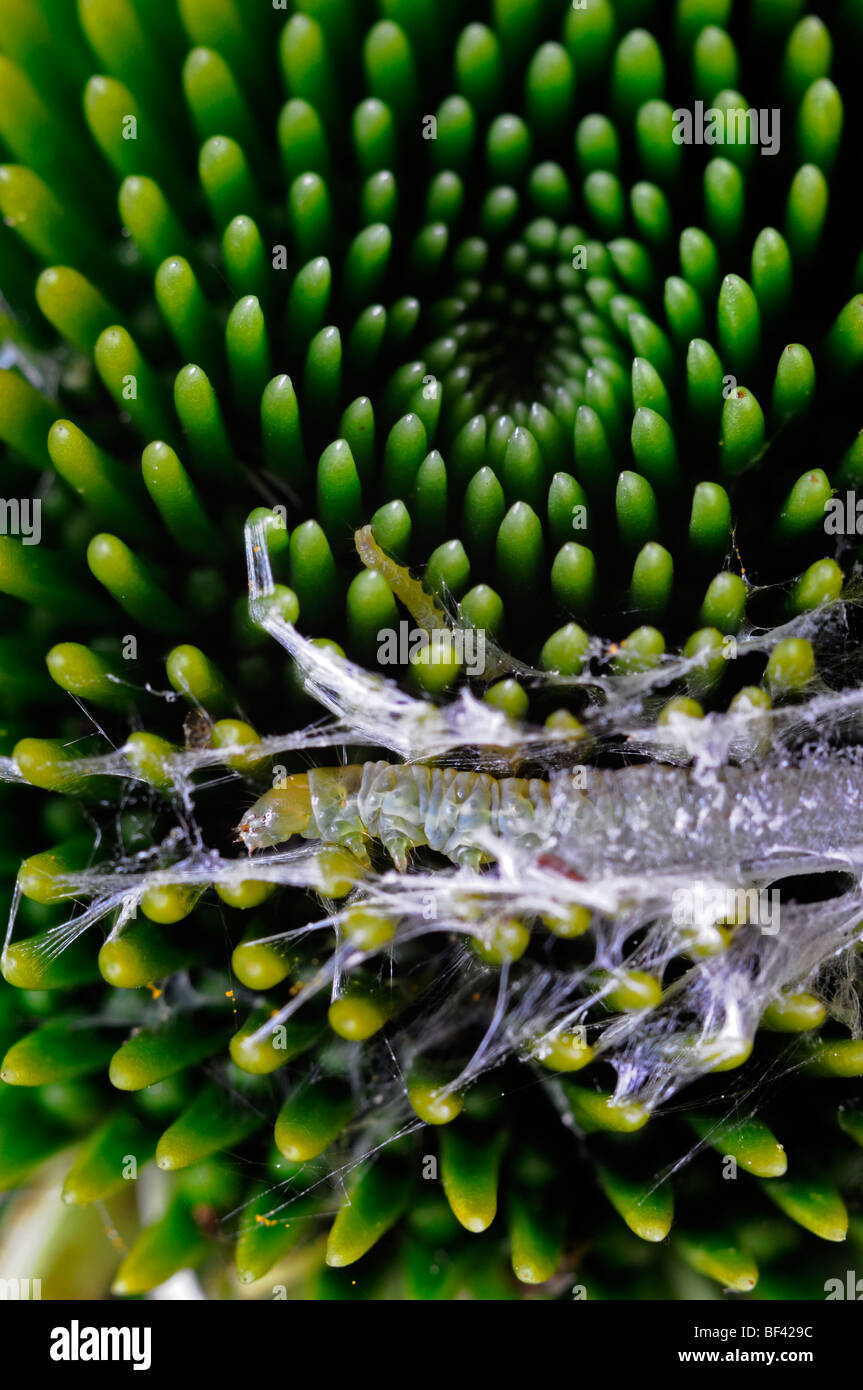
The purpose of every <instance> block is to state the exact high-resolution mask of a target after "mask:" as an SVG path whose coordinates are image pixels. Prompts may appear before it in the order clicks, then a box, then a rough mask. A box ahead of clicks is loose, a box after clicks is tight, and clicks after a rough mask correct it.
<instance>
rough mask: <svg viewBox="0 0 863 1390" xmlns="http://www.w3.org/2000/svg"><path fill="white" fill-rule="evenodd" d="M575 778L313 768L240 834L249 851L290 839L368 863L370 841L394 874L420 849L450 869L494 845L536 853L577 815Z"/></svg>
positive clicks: (580, 787) (276, 792)
mask: <svg viewBox="0 0 863 1390" xmlns="http://www.w3.org/2000/svg"><path fill="white" fill-rule="evenodd" d="M582 774H583V770H579V769H576V770H574V771H571V772H565V773H559V774H557V775H554V776H552V777H551V778H550V779H549V780H548V781H546V780H544V779H542V778H527V777H502V778H497V777H492V776H491V775H490V774H488V773H484V772H465V771H457V770H456V769H454V768H449V767H427V766H424V765H422V764H419V765H417V764H411V765H408V766H402V765H398V764H393V763H387V762H368V763H363V764H355V765H352V766H348V767H325V768H314V769H312V770H311V771H310V772H308V773H298V774H297V775H296V776H293V777H288V778H285V779H284V780H283V782H282V784H281V785H280V786H279V787H276V788H274V789H273V790H272V791H270V792H266V793H265V795H264V796H262V797H260V798H259V800H258V801H257V802H256V803H255V805H254V806H253V807H252V808H251V810H250V811H249V812H248V813H247V815H246V816H245V817H244V819H243V821H242V822H241V823H240V826H239V835H240V838H241V839H242V840H243V842H244V843H245V845H246V847H247V848H248V849H249V851H252V850H255V849H262V848H265V847H268V846H272V845H277V844H281V843H282V842H283V841H284V840H287V839H289V838H290V836H291V835H302V836H303V838H304V839H315V840H321V841H323V842H325V843H327V844H343V845H347V846H348V847H349V848H350V849H351V850H352V851H353V852H354V853H355V854H357V855H359V856H360V857H362V858H364V859H367V857H368V856H367V851H366V848H365V842H366V841H367V840H369V839H372V840H378V841H380V842H381V844H383V846H384V848H385V849H386V850H387V852H388V854H389V855H390V857H391V858H392V860H393V862H394V863H395V864H396V866H397V867H398V868H399V869H401V870H402V871H403V870H404V869H405V868H406V867H407V854H408V851H409V850H410V849H415V848H419V847H420V846H428V848H430V849H433V850H437V851H438V852H439V853H440V854H443V855H445V856H446V857H447V858H448V859H451V860H452V861H453V862H454V863H456V864H468V865H472V866H476V865H478V864H479V863H481V862H482V861H483V860H484V859H487V858H489V857H490V856H489V854H488V852H487V849H488V845H489V843H490V842H491V841H492V840H493V839H500V840H504V841H507V842H508V843H512V844H517V845H518V846H519V847H521V848H524V849H538V848H541V847H542V846H543V845H545V844H546V843H547V842H548V840H549V838H550V837H551V833H552V828H553V827H554V826H558V827H559V826H560V825H561V823H564V822H571V821H572V820H573V819H575V818H576V816H577V811H578V803H579V798H580V797H581V796H582V795H583V792H584V781H583V775H582Z"/></svg>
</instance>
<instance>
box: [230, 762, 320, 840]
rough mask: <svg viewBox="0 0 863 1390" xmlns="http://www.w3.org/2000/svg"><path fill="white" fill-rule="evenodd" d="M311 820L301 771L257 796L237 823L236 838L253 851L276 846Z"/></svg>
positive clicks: (301, 830) (301, 832) (306, 781)
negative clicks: (252, 804)
mask: <svg viewBox="0 0 863 1390" xmlns="http://www.w3.org/2000/svg"><path fill="white" fill-rule="evenodd" d="M311 819H312V799H311V794H310V792H309V779H308V777H307V776H306V774H305V773H297V774H295V775H294V776H293V777H285V778H283V779H282V780H281V782H280V783H279V785H278V787H274V788H273V790H272V791H271V792H265V793H264V795H263V796H261V797H259V798H258V800H257V801H256V802H255V804H254V806H252V807H250V809H249V810H248V811H247V812H246V814H245V815H244V816H243V819H242V820H241V821H240V824H239V825H238V826H237V839H238V840H242V842H243V844H244V845H245V846H246V849H247V850H248V851H249V854H253V853H254V851H255V850H256V849H270V848H271V847H272V846H273V845H280V844H282V843H283V842H284V841H285V840H289V839H290V838H291V836H292V835H302V834H303V832H304V831H305V830H307V829H308V827H309V824H310V822H311Z"/></svg>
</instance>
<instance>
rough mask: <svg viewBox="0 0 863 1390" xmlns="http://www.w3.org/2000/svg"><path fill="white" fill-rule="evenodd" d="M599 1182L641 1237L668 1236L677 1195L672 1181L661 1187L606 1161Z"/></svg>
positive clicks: (649, 1239) (599, 1173)
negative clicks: (637, 1179)
mask: <svg viewBox="0 0 863 1390" xmlns="http://www.w3.org/2000/svg"><path fill="white" fill-rule="evenodd" d="M596 1171H597V1177H598V1179H599V1184H600V1186H601V1188H602V1190H603V1192H604V1193H605V1195H606V1197H607V1198H608V1200H609V1202H610V1203H611V1205H612V1206H613V1207H614V1210H615V1211H616V1212H617V1214H618V1215H619V1216H620V1217H622V1219H623V1220H624V1221H625V1222H626V1224H627V1226H628V1227H629V1229H630V1230H631V1231H634V1233H635V1234H636V1235H637V1236H639V1237H640V1239H641V1240H648V1241H659V1240H664V1239H665V1237H666V1236H667V1235H668V1232H669V1231H670V1230H671V1222H672V1220H673V1217H674V1197H673V1192H672V1188H671V1184H670V1183H669V1182H665V1183H662V1184H661V1185H660V1186H658V1187H652V1185H651V1184H649V1183H645V1182H644V1181H643V1180H639V1181H633V1180H632V1179H631V1178H628V1177H624V1176H623V1175H622V1174H621V1173H619V1172H614V1171H613V1170H612V1169H610V1168H608V1167H607V1166H606V1165H605V1164H601V1165H599V1166H598V1167H597V1170H596Z"/></svg>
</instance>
